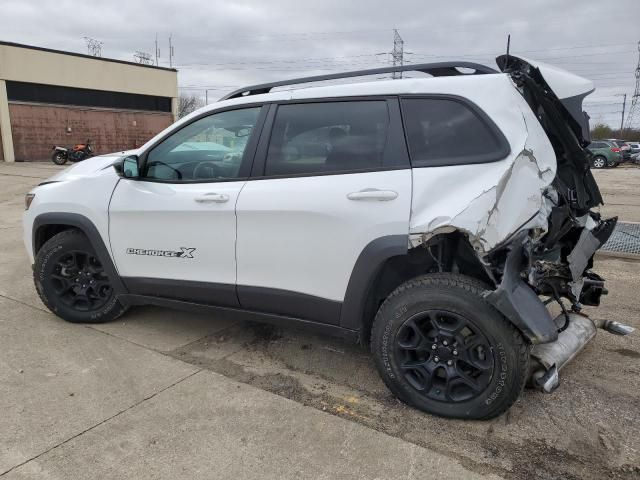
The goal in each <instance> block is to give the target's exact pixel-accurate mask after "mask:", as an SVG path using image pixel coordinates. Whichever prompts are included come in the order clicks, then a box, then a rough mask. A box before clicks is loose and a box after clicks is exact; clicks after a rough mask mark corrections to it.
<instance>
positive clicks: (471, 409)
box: [371, 273, 530, 419]
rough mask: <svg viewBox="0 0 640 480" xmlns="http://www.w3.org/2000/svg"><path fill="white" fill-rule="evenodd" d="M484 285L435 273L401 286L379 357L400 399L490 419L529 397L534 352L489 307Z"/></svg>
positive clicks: (380, 317)
mask: <svg viewBox="0 0 640 480" xmlns="http://www.w3.org/2000/svg"><path fill="white" fill-rule="evenodd" d="M487 289H488V287H487V286H486V285H484V284H483V283H482V282H480V281H478V280H475V279H472V278H470V277H466V276H464V275H457V274H448V273H440V274H429V275H425V276H422V277H418V278H416V279H413V280H410V281H408V282H406V283H404V284H402V285H401V286H400V287H398V288H397V289H396V290H395V291H394V292H393V293H392V294H391V295H389V297H388V298H387V299H386V300H385V302H384V303H383V304H382V306H381V307H380V310H379V311H378V313H377V315H376V318H375V320H374V324H373V329H372V334H371V350H372V353H373V357H374V360H375V363H376V367H377V368H378V371H379V373H380V375H381V377H382V379H383V381H384V382H385V384H386V385H387V387H388V388H389V389H390V390H391V391H392V393H393V394H394V395H396V396H397V397H398V398H399V399H400V400H402V401H404V402H406V403H408V404H409V405H412V406H414V407H416V408H418V409H420V410H423V411H425V412H428V413H432V414H435V415H439V416H443V417H451V418H463V419H488V418H492V417H496V416H498V415H501V414H502V413H503V412H505V411H506V410H507V409H509V407H511V405H512V404H513V403H514V402H515V401H516V399H517V398H518V396H519V395H520V393H521V392H522V390H523V388H524V385H525V383H526V380H527V376H528V372H529V353H530V352H529V346H528V344H527V343H526V342H525V340H524V338H523V337H522V335H521V334H520V332H519V331H518V330H517V329H516V328H515V327H514V326H513V325H512V324H511V323H510V322H509V321H508V320H507V319H506V318H505V317H504V316H502V315H501V314H500V313H499V312H498V311H497V310H495V309H494V308H493V307H492V306H491V305H490V304H489V303H488V302H486V301H485V300H484V299H483V297H482V293H483V292H484V291H485V290H487Z"/></svg>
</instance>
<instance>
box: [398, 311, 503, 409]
mask: <svg viewBox="0 0 640 480" xmlns="http://www.w3.org/2000/svg"><path fill="white" fill-rule="evenodd" d="M396 350H397V354H398V358H399V359H401V360H400V362H401V363H400V368H401V369H402V371H403V372H404V377H405V379H406V380H407V382H409V384H410V385H411V386H413V388H415V389H416V390H417V391H419V392H420V393H421V394H422V395H425V396H427V397H428V398H430V399H432V400H437V401H441V402H460V401H465V400H469V399H471V398H473V397H475V396H477V395H478V394H479V393H480V392H482V391H484V390H485V389H486V388H487V386H488V385H489V382H490V381H491V376H492V373H493V366H494V365H493V354H492V351H491V347H490V344H489V341H488V340H487V337H486V336H485V335H483V334H482V333H481V332H480V330H479V329H478V328H477V327H476V326H475V325H473V323H472V321H471V320H470V319H468V318H465V317H464V316H462V315H459V314H457V313H453V312H447V311H442V310H426V311H423V312H420V313H417V314H415V315H413V316H412V317H410V318H409V319H408V320H406V321H405V323H404V324H403V325H402V327H400V329H399V331H398V333H397V335H396Z"/></svg>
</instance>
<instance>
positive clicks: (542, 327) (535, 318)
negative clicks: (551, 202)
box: [485, 231, 558, 344]
mask: <svg viewBox="0 0 640 480" xmlns="http://www.w3.org/2000/svg"><path fill="white" fill-rule="evenodd" d="M527 235H528V233H527V232H526V231H523V232H520V233H519V234H518V235H516V237H515V238H514V240H513V242H512V244H511V245H510V246H509V249H510V250H509V253H508V254H507V259H506V261H505V264H504V273H503V275H502V281H501V282H500V285H498V288H496V289H495V290H493V291H490V292H488V293H487V294H486V295H485V298H486V300H487V301H488V302H489V303H491V304H492V305H493V306H494V307H495V308H496V309H497V310H498V311H499V312H500V313H502V314H503V315H504V316H505V317H507V319H508V320H509V321H510V322H511V323H513V324H514V325H515V326H516V328H518V330H520V332H522V334H523V335H524V337H525V338H526V339H527V340H528V341H529V342H531V343H532V344H538V343H548V342H553V341H555V340H557V339H558V327H557V325H556V324H555V322H554V321H553V317H552V316H551V314H550V313H549V310H547V307H546V306H545V305H544V304H543V303H542V301H541V300H540V298H539V297H538V295H537V294H536V293H535V292H534V291H533V289H532V288H531V287H530V286H529V285H527V284H526V283H525V282H524V280H523V279H522V277H521V276H520V272H521V271H522V263H523V259H524V246H523V242H525V241H526V239H527V238H528V236H527Z"/></svg>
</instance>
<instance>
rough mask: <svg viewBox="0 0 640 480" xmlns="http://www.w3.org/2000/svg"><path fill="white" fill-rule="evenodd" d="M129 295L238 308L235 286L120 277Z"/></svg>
mask: <svg viewBox="0 0 640 480" xmlns="http://www.w3.org/2000/svg"><path fill="white" fill-rule="evenodd" d="M122 281H123V282H124V284H125V285H126V286H127V289H128V291H129V292H130V293H132V294H134V295H143V296H151V297H162V298H168V299H173V300H182V301H187V302H196V303H200V304H202V305H216V306H221V307H236V308H237V307H239V306H240V303H239V302H238V296H237V295H236V287H235V285H229V284H225V283H210V282H195V281H191V280H173V279H164V278H145V277H122Z"/></svg>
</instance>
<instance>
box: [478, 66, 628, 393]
mask: <svg viewBox="0 0 640 480" xmlns="http://www.w3.org/2000/svg"><path fill="white" fill-rule="evenodd" d="M497 63H498V65H499V66H500V68H501V70H502V71H503V72H505V73H508V74H509V75H510V77H511V79H512V81H513V82H514V84H515V86H516V88H517V89H518V90H519V91H520V93H521V94H522V96H523V97H524V99H525V100H526V102H527V103H528V104H529V106H530V107H531V109H532V111H533V112H534V114H535V116H536V117H537V119H538V121H539V123H540V125H541V126H542V128H543V130H544V132H545V134H546V135H547V137H548V138H549V140H550V142H551V145H552V147H553V150H554V153H555V157H556V162H557V168H556V174H555V178H554V179H553V181H552V182H551V184H550V186H549V187H548V188H547V189H546V191H545V196H546V200H547V205H548V206H549V207H550V208H548V209H547V211H545V212H544V213H545V214H546V216H547V228H546V229H544V228H543V229H540V228H533V229H531V228H523V229H521V230H519V231H518V232H516V233H515V234H513V235H512V236H511V237H510V238H508V239H507V240H505V241H503V242H502V243H501V244H500V245H498V246H496V247H495V248H492V249H491V250H490V251H489V252H487V253H485V254H484V255H479V256H480V257H481V258H480V260H481V262H482V263H483V265H485V268H486V269H487V272H488V274H489V275H490V277H491V278H493V279H494V281H495V283H496V289H495V290H493V291H490V292H487V294H486V299H487V300H488V301H489V302H490V303H492V304H493V305H494V306H495V307H496V308H497V309H498V310H499V311H500V312H502V313H503V314H504V315H505V316H506V317H507V318H509V319H510V320H511V321H512V322H513V323H514V324H515V325H516V326H517V327H518V328H519V329H520V331H521V332H522V333H523V335H524V336H525V337H526V338H527V339H528V340H529V341H530V342H531V343H532V344H533V345H534V347H533V349H532V378H531V381H532V383H533V384H534V385H537V386H538V387H540V388H541V389H542V390H544V391H547V392H550V391H552V390H553V389H555V388H556V386H557V385H558V371H559V370H560V369H561V368H562V367H563V366H564V365H566V364H567V363H568V362H569V361H570V360H571V359H572V358H573V357H574V356H575V355H576V354H577V353H578V352H579V351H580V350H581V349H582V348H584V346H585V345H586V344H587V343H588V342H589V341H590V340H591V339H592V338H593V337H594V336H595V332H596V328H597V327H600V328H604V329H607V330H608V331H610V332H612V333H616V334H622V335H625V334H627V333H630V331H632V330H633V329H632V328H630V327H627V326H625V325H621V324H617V323H616V322H610V321H596V320H592V319H590V318H588V317H587V316H585V315H583V314H582V313H581V309H582V306H583V305H594V306H597V305H599V304H600V297H601V296H602V295H603V294H606V293H607V291H606V289H605V287H604V279H602V278H601V277H600V276H599V275H597V274H596V273H595V272H593V271H591V268H592V267H593V256H594V254H595V252H596V250H598V248H600V247H601V246H602V245H603V244H604V243H605V242H606V241H607V239H608V238H609V236H610V235H611V234H612V232H613V230H614V228H615V225H616V222H617V218H615V217H614V218H609V219H602V218H601V217H600V214H599V213H596V212H594V211H593V210H592V209H593V208H594V207H597V206H598V205H600V204H602V203H603V202H602V197H601V194H600V191H599V189H598V186H597V184H596V182H595V179H594V178H593V176H592V174H591V170H590V168H589V155H590V154H589V152H588V150H587V149H586V147H587V145H588V144H589V141H590V140H589V136H588V135H589V126H588V117H586V114H584V113H583V112H582V108H581V105H582V99H583V98H584V96H586V95H587V94H588V93H590V92H591V91H592V90H593V89H591V90H588V89H586V90H585V88H584V85H583V86H582V91H578V93H577V94H575V95H573V96H569V97H565V98H563V99H560V98H559V96H557V95H556V93H555V91H554V90H556V89H557V85H554V87H556V88H554V89H552V87H551V86H550V83H548V82H547V80H546V78H549V81H550V82H551V80H552V79H553V80H554V81H555V82H556V84H557V83H558V82H560V83H562V80H566V78H561V77H559V76H558V70H556V69H553V67H548V66H546V67H542V66H540V65H536V64H534V62H530V61H527V60H524V59H520V58H515V57H508V56H502V57H498V59H497ZM545 68H547V70H548V69H549V68H551V69H552V70H553V71H550V72H549V73H548V74H547V75H545ZM576 78H577V77H576ZM565 87H566V85H565ZM566 90H567V89H566V88H565V91H566ZM476 250H477V249H476ZM544 298H546V301H543V299H544ZM550 302H557V303H558V304H559V305H560V308H561V310H562V313H561V314H560V315H558V316H557V317H556V318H553V317H552V315H551V314H550V312H549V310H548V309H547V304H548V303H550Z"/></svg>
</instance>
